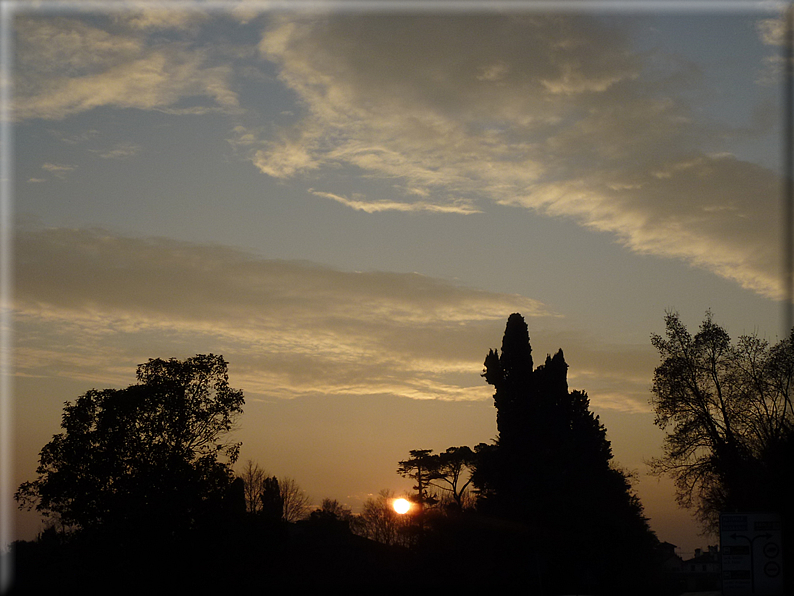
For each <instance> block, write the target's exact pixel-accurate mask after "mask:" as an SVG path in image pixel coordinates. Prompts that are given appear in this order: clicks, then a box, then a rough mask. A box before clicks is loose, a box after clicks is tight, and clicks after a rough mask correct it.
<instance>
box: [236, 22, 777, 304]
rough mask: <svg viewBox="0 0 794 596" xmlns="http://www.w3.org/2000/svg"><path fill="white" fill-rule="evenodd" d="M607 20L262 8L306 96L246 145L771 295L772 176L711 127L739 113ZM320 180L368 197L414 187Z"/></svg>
mask: <svg viewBox="0 0 794 596" xmlns="http://www.w3.org/2000/svg"><path fill="white" fill-rule="evenodd" d="M621 23H622V22H621V21H620V20H617V19H613V20H611V21H609V22H606V21H604V20H602V19H596V18H587V17H579V16H577V17H572V16H570V15H566V16H544V15H529V16H496V15H477V16H471V15H465V16H458V15H455V16H449V15H444V16H438V17H436V16H422V17H421V18H414V17H410V16H404V15H389V16H388V17H385V16H382V15H369V16H360V15H342V16H339V15H336V16H333V15H332V16H327V17H316V16H312V17H306V16H294V15H292V16H284V17H282V18H278V19H274V20H273V22H272V23H271V25H270V26H269V27H268V28H267V29H266V30H265V31H264V33H263V36H262V40H261V43H260V46H259V47H260V51H261V53H262V56H263V57H264V58H266V59H267V60H269V61H272V62H273V63H275V64H276V65H277V66H278V68H279V74H278V76H279V79H280V80H281V81H282V83H283V84H284V85H285V86H287V87H288V88H289V89H290V90H291V91H293V92H294V93H295V94H296V95H297V97H298V98H299V100H300V101H299V105H301V106H303V112H302V113H300V114H299V117H298V119H297V121H296V122H295V123H294V124H292V125H290V126H282V127H280V128H277V129H276V130H275V131H274V132H273V133H272V134H270V135H269V136H267V137H265V138H264V139H262V144H263V146H262V148H261V149H260V150H258V151H256V152H255V154H254V157H253V158H252V160H253V163H254V164H255V165H256V166H257V167H259V169H260V170H261V171H262V172H264V173H266V174H268V175H270V176H273V177H277V178H281V179H286V178H291V177H296V176H303V175H307V174H308V173H309V172H312V179H313V180H315V179H317V177H318V175H320V173H321V171H322V170H323V169H327V170H329V171H334V172H336V173H338V172H339V171H347V172H350V173H351V175H354V176H359V175H364V176H369V177H380V178H384V179H391V180H394V181H396V182H398V183H399V184H400V185H401V186H402V187H403V188H405V189H409V188H410V189H411V193H412V194H416V195H418V196H421V197H422V198H423V202H422V203H417V204H416V205H417V207H415V208H422V209H425V210H429V209H428V205H430V204H435V205H438V206H439V207H443V206H444V205H450V204H453V205H454V204H455V198H456V197H460V196H466V197H477V198H481V199H487V200H491V201H493V202H496V203H499V204H512V205H519V206H522V207H525V208H527V209H530V210H533V211H536V212H538V213H541V214H544V215H548V216H554V217H566V218H572V219H574V220H575V221H577V222H578V223H580V224H581V225H583V226H586V227H589V228H592V229H595V230H599V231H603V232H607V233H610V234H613V235H614V237H615V238H616V240H617V241H618V242H620V243H622V244H623V245H624V246H626V247H627V248H629V249H631V250H633V251H637V252H640V253H646V254H654V255H659V256H664V257H670V258H676V259H683V260H685V261H687V262H689V263H691V264H692V265H693V266H696V267H701V268H704V269H706V270H709V271H711V272H713V273H715V274H717V275H720V276H723V277H725V278H727V279H731V280H734V281H735V282H737V283H738V284H740V285H741V286H743V287H745V288H748V289H750V290H752V291H754V292H758V293H759V294H762V295H765V296H768V297H775V298H779V297H781V296H782V288H781V285H780V279H779V271H780V267H779V256H778V254H777V253H778V247H779V243H778V237H779V227H780V226H779V225H778V223H777V221H778V218H777V216H776V209H777V203H778V201H777V196H778V187H779V177H778V176H777V175H776V174H775V173H774V172H772V171H770V170H768V169H765V168H763V167H760V166H758V165H756V164H753V163H750V162H748V161H744V160H741V159H739V158H737V157H735V156H732V155H731V154H730V146H729V145H727V144H726V141H725V139H726V138H729V137H733V138H736V137H737V135H741V134H749V132H748V131H747V130H744V129H741V130H740V129H739V128H736V127H732V126H730V125H727V124H720V123H717V122H709V121H706V120H705V119H704V118H702V116H700V115H698V114H697V113H695V112H694V111H693V110H692V109H691V108H690V107H689V106H688V104H687V102H686V101H684V100H683V99H682V97H683V96H684V95H685V94H686V93H691V92H692V89H693V88H696V86H697V85H698V84H699V82H700V81H702V80H703V76H704V75H703V74H702V73H698V72H696V71H692V70H691V69H689V70H688V71H687V72H686V73H684V74H686V76H683V77H682V76H679V75H680V74H681V73H680V72H679V71H680V68H681V66H679V67H677V69H676V70H675V72H672V73H667V74H666V75H661V74H659V73H658V72H654V71H652V70H651V69H650V68H646V62H645V60H646V59H648V57H649V56H650V57H654V56H655V57H658V54H659V53H658V52H657V53H656V55H653V54H646V55H639V54H637V53H636V52H633V50H632V46H631V42H630V39H629V36H628V33H627V31H628V28H627V27H623V26H622V24H621ZM762 27H767V29H769V31H772V29H773V27H772V26H771V25H766V26H763V25H762ZM769 36H770V38H771V37H772V33H769ZM760 66H761V65H759V67H760ZM687 68H688V67H687ZM750 76H751V75H750ZM748 84H752V81H748ZM750 132H752V131H750ZM715 148H719V149H718V151H715ZM344 168H346V170H345V169H344ZM319 192H322V189H317V190H316V191H315V193H319ZM406 192H408V191H406ZM325 196H328V198H332V199H334V200H337V201H338V202H340V203H341V204H345V205H347V206H349V207H351V208H353V209H357V210H361V211H366V212H370V213H375V212H378V211H382V210H386V209H391V208H394V209H409V207H406V206H404V205H409V204H413V203H408V202H406V203H402V202H399V201H390V202H384V201H383V200H381V199H371V198H367V197H356V198H355V199H349V198H346V197H340V196H338V195H332V194H331V193H328V194H327V195H325ZM415 208H414V207H412V208H410V209H415Z"/></svg>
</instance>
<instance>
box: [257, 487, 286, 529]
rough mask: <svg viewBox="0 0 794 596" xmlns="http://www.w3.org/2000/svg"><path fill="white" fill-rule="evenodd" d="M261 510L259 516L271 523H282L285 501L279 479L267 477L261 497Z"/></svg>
mask: <svg viewBox="0 0 794 596" xmlns="http://www.w3.org/2000/svg"><path fill="white" fill-rule="evenodd" d="M259 501H260V503H261V509H260V511H259V514H260V515H261V516H262V517H263V518H265V519H267V520H270V521H274V522H275V521H280V520H281V519H282V518H283V516H284V499H283V498H282V496H281V487H280V486H279V482H278V478H276V477H275V476H265V478H264V480H263V481H262V494H260V495H259Z"/></svg>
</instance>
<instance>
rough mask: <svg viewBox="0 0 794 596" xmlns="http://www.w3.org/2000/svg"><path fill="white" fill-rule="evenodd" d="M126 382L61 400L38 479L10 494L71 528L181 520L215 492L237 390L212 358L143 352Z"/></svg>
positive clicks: (226, 480)
mask: <svg viewBox="0 0 794 596" xmlns="http://www.w3.org/2000/svg"><path fill="white" fill-rule="evenodd" d="M137 379H138V383H137V384H136V385H131V386H130V387H128V388H127V389H120V390H116V389H104V390H96V389H92V390H90V391H88V392H87V393H86V394H85V395H83V396H81V397H79V398H78V399H77V401H76V402H74V403H70V402H67V403H66V404H65V407H64V412H63V418H62V422H61V427H62V428H63V432H62V433H59V434H57V435H55V436H54V437H53V438H52V440H51V441H50V442H49V443H47V444H46V445H45V446H44V448H43V449H42V450H41V453H40V456H39V466H38V468H37V473H38V478H37V479H36V480H34V481H32V482H25V483H23V484H22V485H21V486H20V487H19V489H18V491H17V493H16V495H15V498H16V499H17V500H18V501H19V502H20V507H28V508H31V507H33V506H35V508H36V509H37V510H38V511H40V512H42V513H44V514H48V515H55V516H58V517H59V518H60V521H61V522H62V523H63V524H66V525H69V526H75V527H77V528H82V529H87V528H99V527H102V528H106V529H110V528H117V527H124V528H133V527H135V528H139V527H141V526H145V527H149V528H157V527H162V528H170V529H171V530H172V531H176V530H177V529H183V528H188V527H191V526H192V525H194V524H195V523H196V521H197V520H198V518H199V517H200V516H201V514H202V511H203V510H205V509H207V507H209V506H211V505H212V504H213V503H217V502H218V501H219V500H220V499H222V498H223V495H224V494H225V491H226V490H227V489H228V488H229V486H230V484H231V481H232V475H231V471H230V467H231V465H233V463H234V461H235V460H236V458H237V455H238V453H239V447H240V445H239V443H232V442H229V441H228V440H227V434H228V433H229V431H231V430H232V427H233V425H234V422H235V420H236V418H237V416H238V415H239V414H240V413H241V412H242V405H243V403H244V399H243V393H242V391H240V390H237V389H232V388H231V387H229V383H228V374H227V364H226V361H225V360H224V359H223V357H222V356H214V355H212V354H209V355H197V356H194V357H192V358H188V359H186V360H184V361H180V360H177V359H173V358H172V359H169V360H161V359H150V360H149V361H148V362H147V363H145V364H141V365H139V366H138V369H137Z"/></svg>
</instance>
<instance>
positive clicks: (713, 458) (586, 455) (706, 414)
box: [12, 314, 794, 594]
mask: <svg viewBox="0 0 794 596" xmlns="http://www.w3.org/2000/svg"><path fill="white" fill-rule="evenodd" d="M666 323H667V338H666V339H663V338H661V337H659V336H655V335H654V336H652V342H653V344H654V345H655V346H656V347H657V349H658V350H659V352H660V356H661V358H662V362H661V364H660V366H659V367H658V368H657V369H656V373H655V376H654V385H653V398H652V400H651V403H652V405H653V406H654V408H655V410H656V412H657V415H658V418H657V424H659V425H660V426H661V427H662V428H665V429H666V431H667V439H666V443H665V450H664V455H663V457H662V458H660V459H658V460H657V461H656V462H655V467H656V469H657V471H659V472H660V473H671V474H672V475H673V476H674V478H676V481H677V486H678V488H679V491H680V496H681V502H682V504H684V505H687V506H692V507H696V508H697V510H698V512H699V513H700V515H701V517H702V518H703V520H704V522H706V523H711V520H713V519H714V514H715V512H716V511H735V510H738V509H745V508H748V507H750V508H752V507H754V506H757V507H759V508H760V507H763V508H765V510H770V508H772V509H774V510H775V511H776V512H778V513H780V514H781V515H782V516H783V519H784V529H785V528H789V527H790V509H791V503H792V502H794V492H793V491H792V487H791V480H790V476H788V475H786V476H785V477H781V474H782V471H783V470H785V469H787V468H786V466H789V465H790V464H791V463H792V462H793V461H794V460H793V459H792V444H794V441H793V440H792V438H793V437H794V424H792V421H793V419H794V414H793V413H792V408H791V399H790V397H789V383H790V381H791V379H792V378H794V348H792V345H794V336H792V338H788V339H787V340H786V341H784V342H781V343H780V344H778V345H777V346H773V347H769V346H768V345H766V344H765V343H763V342H760V341H758V340H752V338H741V339H740V342H739V345H738V346H737V347H734V346H732V344H731V343H730V340H729V338H727V334H725V333H724V331H723V330H721V329H720V328H719V327H717V326H716V325H714V324H713V322H712V321H711V317H710V315H708V316H707V320H706V322H705V323H704V326H703V327H702V328H701V332H700V333H699V334H698V335H696V336H695V337H694V338H692V337H690V336H689V335H688V334H687V332H686V329H685V328H683V326H682V325H681V324H680V322H679V321H678V318H677V315H674V314H668V317H667V319H666ZM567 369H568V365H567V363H566V362H565V358H564V355H563V352H562V350H560V351H558V352H557V353H556V354H554V355H553V356H551V355H547V356H546V358H545V360H544V361H543V363H542V364H540V365H539V366H537V367H536V366H535V364H534V361H533V355H532V347H531V344H530V340H529V331H528V328H527V325H526V322H525V321H524V319H523V317H521V315H519V314H513V315H511V316H510V317H509V319H508V321H507V325H506V328H505V333H504V337H503V340H502V346H501V350H496V349H492V350H490V351H489V353H488V354H487V356H486V358H485V363H484V371H483V375H482V376H483V377H484V379H485V381H486V382H487V383H489V384H490V385H492V386H493V387H494V405H495V407H496V417H497V428H498V436H497V437H496V439H494V440H493V441H491V442H490V443H479V444H477V445H474V446H472V447H469V446H452V447H450V448H448V449H446V450H445V451H443V452H441V453H434V452H433V451H431V450H427V449H415V450H411V451H410V452H409V453H408V457H407V458H406V459H405V460H402V461H400V462H397V463H398V467H397V473H399V474H400V475H402V476H404V477H407V478H411V479H412V480H413V481H414V487H413V492H412V493H411V494H409V495H405V496H406V497H407V498H408V499H409V500H410V501H411V504H412V506H411V508H410V510H409V511H408V512H407V513H404V514H399V513H397V512H396V511H395V509H394V508H393V504H394V500H395V496H396V495H394V494H393V493H391V492H389V491H387V490H384V491H381V492H380V493H379V494H378V495H377V496H374V497H372V498H370V499H369V500H368V501H367V502H366V503H365V504H364V507H363V509H362V510H361V512H359V513H357V514H354V513H353V512H352V511H351V510H350V509H349V508H347V507H345V506H344V505H343V504H340V503H339V502H337V501H336V500H333V499H323V501H322V503H321V505H320V506H319V507H317V508H313V507H311V506H310V503H309V500H308V498H307V497H306V495H305V494H304V493H303V491H302V490H301V489H300V487H299V486H298V485H297V483H296V482H295V480H293V479H291V478H288V477H281V478H277V477H275V476H270V475H268V474H267V473H266V472H265V471H264V470H263V469H262V468H260V467H259V465H258V464H257V463H255V462H253V461H248V462H247V463H246V464H245V465H244V466H242V468H240V471H239V473H235V472H234V466H235V464H236V462H237V459H238V456H239V451H240V444H239V443H235V442H233V441H231V440H230V438H229V435H230V431H231V430H232V428H233V427H234V424H235V422H236V420H237V419H238V417H239V416H240V414H241V413H242V406H243V404H244V398H243V393H242V391H240V390H238V389H233V388H231V387H229V384H228V373H227V363H226V362H225V360H224V359H223V357H221V356H215V355H212V354H210V355H197V356H195V357H193V358H188V359H186V360H184V361H179V360H176V359H171V360H160V359H155V360H150V361H149V362H148V363H145V364H142V365H140V366H139V367H138V371H137V380H138V382H137V383H136V384H135V385H132V386H130V387H128V388H126V389H122V390H111V389H107V390H102V391H97V390H91V391H89V392H87V393H86V394H85V395H83V396H81V397H79V398H78V399H77V400H76V402H74V403H67V404H66V405H65V408H64V414H63V419H62V425H61V426H62V432H61V433H59V434H57V435H55V436H54V437H53V439H52V440H51V441H50V442H49V443H47V445H45V446H44V448H43V449H42V451H41V454H40V459H39V466H38V468H37V479H36V480H34V481H31V482H25V483H23V484H22V485H21V486H20V487H19V490H18V491H17V494H16V498H17V500H18V501H19V504H20V507H28V508H35V509H36V510H38V511H39V512H41V513H42V514H44V515H45V516H47V517H48V518H49V519H51V520H52V521H53V522H54V523H53V525H52V526H51V527H50V528H48V529H47V530H46V531H44V532H42V534H41V535H40V536H39V538H38V539H37V540H36V541H34V542H17V543H15V544H14V545H12V551H13V553H14V555H15V559H16V566H17V577H16V588H15V590H16V593H20V594H22V593H43V592H44V591H49V590H52V589H65V588H68V589H71V588H75V589H76V590H80V591H81V593H84V594H85V593H93V592H102V593H105V592H106V591H107V587H108V586H109V585H112V586H113V591H114V592H115V593H125V592H126V593H139V592H141V591H142V590H146V592H147V593H166V592H174V591H178V592H183V591H186V590H197V591H198V592H199V593H205V592H208V591H214V590H225V591H227V592H228V591H237V590H246V591H247V590H252V589H253V590H262V591H267V590H269V589H277V588H278V589H283V588H289V589H296V588H304V589H323V590H328V589H329V588H333V587H344V588H368V589H373V588H374V589H380V590H381V591H386V592H396V591H403V590H416V589H433V588H435V589H444V590H460V589H467V590H468V589H473V588H482V589H485V588H487V589H496V590H509V591H511V592H512V591H520V592H522V593H526V594H564V593H590V594H638V593H642V594H668V593H669V594H673V593H676V589H677V586H676V582H675V578H674V577H672V576H670V575H669V574H666V573H665V572H664V560H663V557H664V556H669V549H663V548H661V545H660V542H659V540H658V539H657V537H656V535H655V534H654V533H653V532H652V531H651V529H650V527H649V525H648V520H647V519H646V517H645V516H644V512H643V508H642V505H641V503H640V501H639V499H638V498H637V496H636V494H635V493H634V491H633V489H632V486H631V476H630V475H629V474H628V473H626V472H625V471H623V470H622V469H621V468H620V467H619V466H618V465H617V464H616V463H615V462H614V460H613V454H612V449H611V444H610V442H609V440H608V438H607V432H606V428H605V427H604V425H603V424H601V422H600V420H599V418H598V416H597V415H595V414H594V413H593V412H592V411H591V410H590V405H589V398H588V396H587V394H586V393H584V392H582V391H570V390H569V388H568V382H567ZM750 406H752V407H750ZM754 412H755V413H754ZM698 425H700V431H698ZM710 430H711V431H713V432H712V433H711V435H709V434H708V433H709V431H710ZM703 433H706V434H705V436H707V437H710V438H711V439H713V443H711V444H709V443H704V441H703V436H704V435H703ZM687 441H689V448H688V449H689V451H688V450H687V447H686V445H687ZM698 458H700V459H698ZM690 464H692V465H697V466H698V467H697V468H693V469H692V470H697V471H698V472H697V473H696V472H695V471H692V470H690V469H689V468H687V465H690ZM743 479H744V480H747V479H752V480H753V482H754V483H756V484H757V487H758V489H757V490H756V489H753V488H752V487H751V486H747V485H746V482H744V483H743ZM761 489H763V491H766V492H763V491H762V490H761ZM770 491H771V494H770ZM759 510H760V509H759ZM788 534H789V535H790V532H788ZM784 535H785V534H784ZM789 552H790V549H789Z"/></svg>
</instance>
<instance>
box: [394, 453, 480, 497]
mask: <svg viewBox="0 0 794 596" xmlns="http://www.w3.org/2000/svg"><path fill="white" fill-rule="evenodd" d="M409 455H410V456H411V457H410V458H409V459H407V460H404V461H401V462H399V464H400V466H399V468H397V473H398V474H400V475H401V476H404V477H406V478H412V479H413V480H415V481H416V485H415V486H414V489H415V490H416V491H417V496H416V500H417V502H419V503H422V504H424V505H432V504H435V503H439V502H440V503H442V504H445V505H450V504H452V503H454V505H455V506H456V507H457V508H458V509H461V508H463V506H464V503H465V502H466V495H467V489H468V488H469V485H470V484H471V482H472V477H471V474H470V472H471V471H472V470H473V469H474V465H475V453H474V451H472V450H471V448H470V447H466V446H463V447H449V448H448V449H447V450H446V451H445V452H444V453H438V454H433V450H432V449H417V450H413V451H410V452H409ZM467 471H468V472H469V474H468V478H466V472H467ZM431 487H432V488H435V489H437V490H438V491H440V493H431V492H428V491H429V490H430V488H431Z"/></svg>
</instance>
